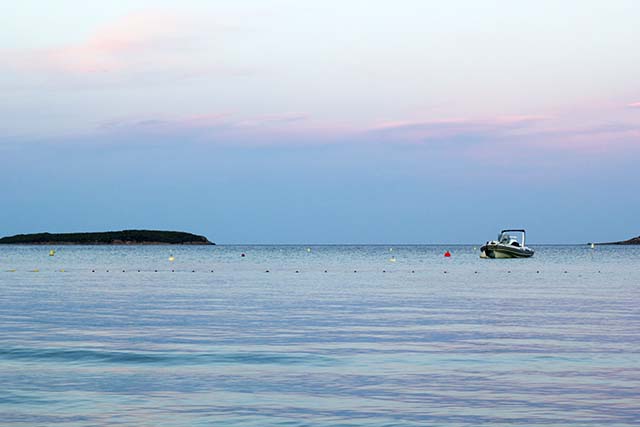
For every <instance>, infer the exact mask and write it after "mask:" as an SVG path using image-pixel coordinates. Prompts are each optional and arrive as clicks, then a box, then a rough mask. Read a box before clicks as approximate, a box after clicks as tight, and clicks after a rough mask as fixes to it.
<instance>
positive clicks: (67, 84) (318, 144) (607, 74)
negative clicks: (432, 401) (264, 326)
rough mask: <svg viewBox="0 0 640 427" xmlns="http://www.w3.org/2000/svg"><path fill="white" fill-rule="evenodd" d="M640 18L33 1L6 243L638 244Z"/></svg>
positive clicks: (13, 136)
mask: <svg viewBox="0 0 640 427" xmlns="http://www.w3.org/2000/svg"><path fill="white" fill-rule="evenodd" d="M639 18H640V2H637V1H635V0H629V1H625V0H612V1H608V2H602V1H590V0H583V1H577V0H576V1H563V2H557V1H545V0H542V1H519V0H514V1H507V0H502V1H483V2H478V1H471V0H469V1H465V0H450V1H447V2H441V1H427V0H398V1H394V2H389V1H376V0H368V1H356V0H351V1H337V0H322V1H316V0H305V1H299V0H297V1H296V0H269V1H264V0H262V1H253V0H233V1H230V0H228V1H220V0H219V1H197V0H182V1H180V2H177V1H159V0H154V1H146V0H136V1H119V0H112V1H109V2H98V1H91V2H86V1H71V0H59V1H56V2H41V1H33V0H23V1H21V2H19V3H15V4H14V5H13V6H12V7H11V8H9V9H8V10H5V11H3V25H2V26H0V94H1V95H2V96H1V98H0V196H1V197H0V235H12V234H17V233H31V232H41V231H49V232H72V231H101V230H119V229H131V228H145V229H171V230H182V231H189V232H194V233H196V234H204V235H206V236H207V237H208V238H209V239H210V240H212V241H215V242H216V243H221V244H235V243H256V244H270V243H273V244H286V243H299V244H304V243H308V244H312V243H317V244H320V243H327V244H334V243H335V244H339V243H363V244H364V243H380V244H385V243H395V244H399V243H407V244H420V243H479V242H484V241H486V240H489V239H493V238H495V237H496V235H497V233H498V231H499V230H500V229H502V228H511V227H517V228H521V227H524V228H526V229H527V231H528V236H527V237H528V241H529V242H530V243H539V244H541V243H585V242H591V241H596V242H599V241H611V240H622V239H626V238H630V237H632V236H637V235H639V234H640V220H639V219H638V218H640V197H639V196H638V188H640V167H639V166H640V78H639V76H640V49H638V46H640V31H638V19H639Z"/></svg>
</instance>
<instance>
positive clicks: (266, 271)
mask: <svg viewBox="0 0 640 427" xmlns="http://www.w3.org/2000/svg"><path fill="white" fill-rule="evenodd" d="M211 271H213V270H211ZM264 272H265V273H268V272H269V270H265V271H264Z"/></svg>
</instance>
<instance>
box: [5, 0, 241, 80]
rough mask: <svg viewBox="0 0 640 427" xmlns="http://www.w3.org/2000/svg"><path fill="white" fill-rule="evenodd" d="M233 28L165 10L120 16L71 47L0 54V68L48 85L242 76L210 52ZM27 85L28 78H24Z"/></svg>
mask: <svg viewBox="0 0 640 427" xmlns="http://www.w3.org/2000/svg"><path fill="white" fill-rule="evenodd" d="M230 28H232V27H229V26H226V25H221V24H215V23H214V24H213V25H212V24H211V22H206V23H205V22H204V19H202V18H199V17H195V16H189V15H180V14H176V13H174V12H165V11H155V10H150V11H144V12H140V13H135V14H130V15H127V16H124V17H122V18H120V19H118V20H116V21H113V22H111V23H108V24H106V25H104V26H103V27H101V28H98V29H96V30H95V31H94V32H93V33H92V34H91V35H90V36H88V37H87V38H85V39H84V40H81V41H78V42H76V43H73V44H68V45H62V46H54V47H50V48H40V49H30V50H26V51H19V50H7V49H5V50H2V51H0V64H3V65H4V66H5V68H7V69H9V70H14V71H15V72H18V73H21V75H23V76H25V77H26V76H29V75H32V76H37V77H38V78H36V79H35V80H36V81H40V77H42V76H46V78H47V82H48V84H62V85H72V86H76V85H78V84H82V83H83V82H88V83H98V84H104V83H122V82H127V81H131V80H132V78H135V77H136V76H137V77H138V78H137V81H139V82H141V83H145V82H153V81H154V80H157V79H161V80H162V79H163V78H164V79H167V78H168V79H170V80H172V81H175V79H177V78H192V77H202V76H208V75H210V74H211V73H215V74H220V73H223V74H229V75H246V74H247V73H249V72H251V70H247V69H241V68H240V67H233V66H228V65H226V64H222V63H220V60H219V58H217V57H215V56H214V55H206V56H203V55H194V54H193V52H194V50H202V51H209V52H210V51H211V50H212V49H214V48H215V46H216V43H218V42H219V38H220V34H222V33H224V32H226V31H227V30H229V29H230ZM23 81H25V82H28V81H29V79H28V78H23Z"/></svg>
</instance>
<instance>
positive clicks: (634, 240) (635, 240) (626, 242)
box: [598, 236, 640, 245]
mask: <svg viewBox="0 0 640 427" xmlns="http://www.w3.org/2000/svg"><path fill="white" fill-rule="evenodd" d="M598 245H640V236H638V237H634V238H632V239H629V240H622V241H620V242H607V243H598Z"/></svg>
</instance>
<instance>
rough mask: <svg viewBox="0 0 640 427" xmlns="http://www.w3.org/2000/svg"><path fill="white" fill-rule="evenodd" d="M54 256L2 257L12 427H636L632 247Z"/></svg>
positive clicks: (637, 256) (254, 249)
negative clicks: (500, 253)
mask: <svg viewBox="0 0 640 427" xmlns="http://www.w3.org/2000/svg"><path fill="white" fill-rule="evenodd" d="M50 249H52V248H48V247H46V248H45V247H28V246H23V247H16V246H3V247H0V321H1V322H2V323H1V324H2V329H1V331H2V333H1V335H0V378H2V384H3V386H2V388H0V419H1V420H2V425H9V426H13V425H15V426H18V425H20V426H27V425H28V426H31V425H55V424H61V425H65V426H66V425H70V426H85V425H127V426H130V425H133V426H149V425H158V426H184V425H225V426H278V425H283V426H284V425H286V426H336V425H343V426H390V425H403V426H404V425H407V426H412V425H415V426H423V425H445V426H469V425H480V424H482V425H527V426H528V425H545V426H567V425H576V426H578V425H580V426H584V425H594V426H600V425H605V424H606V425H613V426H632V425H638V424H640V415H639V414H640V405H639V403H638V402H640V391H639V390H640V363H638V360H640V354H639V353H640V310H639V309H638V306H639V304H638V303H639V302H640V298H639V297H640V291H639V287H640V280H639V279H640V262H639V261H640V249H639V248H633V247H628V248H623V247H596V248H595V249H590V248H588V247H579V246H550V247H536V248H535V249H536V255H535V257H534V258H531V259H526V260H481V259H479V258H478V251H477V249H476V250H475V251H474V250H473V247H472V246H448V247H444V246H441V247H439V246H394V247H393V248H392V249H393V250H390V249H391V247H389V246H299V247H298V246H288V247H280V246H275V247H267V246H242V247H240V246H237V247H57V248H55V249H56V253H55V256H49V250H50ZM307 249H310V250H307ZM446 250H450V251H451V253H452V257H451V258H445V257H444V256H443V254H444V252H445V251H446ZM242 253H245V254H246V256H245V257H242V256H241V254H242ZM170 255H173V256H174V257H175V260H174V261H169V260H168V258H169V256H170ZM392 258H393V259H394V261H391V259H392ZM62 270H64V271H62ZM325 271H326V272H325Z"/></svg>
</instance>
